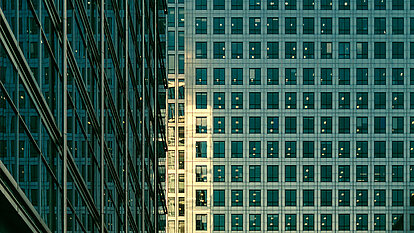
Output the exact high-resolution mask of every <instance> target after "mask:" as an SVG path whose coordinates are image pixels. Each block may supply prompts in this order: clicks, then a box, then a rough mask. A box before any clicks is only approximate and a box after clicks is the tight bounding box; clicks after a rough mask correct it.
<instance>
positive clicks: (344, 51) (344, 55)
mask: <svg viewBox="0 0 414 233" xmlns="http://www.w3.org/2000/svg"><path fill="white" fill-rule="evenodd" d="M338 58H339V59H349V58H350V48H349V42H339V57H338Z"/></svg>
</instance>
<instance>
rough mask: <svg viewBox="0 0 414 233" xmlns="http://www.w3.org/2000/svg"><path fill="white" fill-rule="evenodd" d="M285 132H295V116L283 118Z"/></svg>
mask: <svg viewBox="0 0 414 233" xmlns="http://www.w3.org/2000/svg"><path fill="white" fill-rule="evenodd" d="M285 133H288V134H293V133H296V117H286V118H285Z"/></svg>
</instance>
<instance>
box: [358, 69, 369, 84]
mask: <svg viewBox="0 0 414 233" xmlns="http://www.w3.org/2000/svg"><path fill="white" fill-rule="evenodd" d="M356 84H357V85H368V69H366V68H357V69H356Z"/></svg>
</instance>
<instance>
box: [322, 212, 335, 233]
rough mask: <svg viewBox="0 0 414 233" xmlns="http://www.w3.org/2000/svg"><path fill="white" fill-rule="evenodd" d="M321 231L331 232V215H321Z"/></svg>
mask: <svg viewBox="0 0 414 233" xmlns="http://www.w3.org/2000/svg"><path fill="white" fill-rule="evenodd" d="M321 230H322V231H332V215H331V214H321Z"/></svg>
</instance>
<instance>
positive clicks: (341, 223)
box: [338, 214, 351, 231]
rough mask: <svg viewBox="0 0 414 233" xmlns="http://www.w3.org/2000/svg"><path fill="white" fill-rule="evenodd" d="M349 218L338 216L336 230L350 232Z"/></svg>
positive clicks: (347, 215)
mask: <svg viewBox="0 0 414 233" xmlns="http://www.w3.org/2000/svg"><path fill="white" fill-rule="evenodd" d="M350 225H351V224H350V217H349V214H339V215H338V230H340V231H349V230H350Z"/></svg>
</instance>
